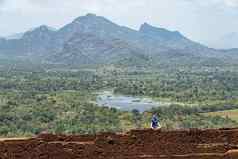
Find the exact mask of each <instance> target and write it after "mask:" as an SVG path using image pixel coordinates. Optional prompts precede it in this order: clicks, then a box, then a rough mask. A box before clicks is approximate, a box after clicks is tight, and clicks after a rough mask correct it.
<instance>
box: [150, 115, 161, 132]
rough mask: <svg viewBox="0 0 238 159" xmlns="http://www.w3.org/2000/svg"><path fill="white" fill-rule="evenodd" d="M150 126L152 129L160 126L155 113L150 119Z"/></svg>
mask: <svg viewBox="0 0 238 159" xmlns="http://www.w3.org/2000/svg"><path fill="white" fill-rule="evenodd" d="M151 128H152V129H158V128H161V126H160V123H159V118H158V116H157V115H156V114H154V115H153V116H152V119H151Z"/></svg>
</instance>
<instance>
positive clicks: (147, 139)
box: [0, 129, 238, 159]
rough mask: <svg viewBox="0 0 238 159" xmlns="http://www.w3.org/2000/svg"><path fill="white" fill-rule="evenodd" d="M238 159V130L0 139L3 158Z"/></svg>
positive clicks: (43, 135) (161, 131)
mask: <svg viewBox="0 0 238 159" xmlns="http://www.w3.org/2000/svg"><path fill="white" fill-rule="evenodd" d="M160 158H161V159H238V129H209V130H198V129H192V130H178V131H164V130H156V131H154V130H150V129H148V130H132V131H130V132H128V133H126V134H113V133H102V134H98V135H92V136H90V135H72V136H66V135H52V134H41V135H39V136H38V137H35V138H31V139H0V159H160Z"/></svg>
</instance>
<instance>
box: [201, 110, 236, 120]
mask: <svg viewBox="0 0 238 159" xmlns="http://www.w3.org/2000/svg"><path fill="white" fill-rule="evenodd" d="M205 115H209V116H221V117H229V118H230V119H232V120H235V121H238V109H235V110H226V111H218V112H211V113H205Z"/></svg>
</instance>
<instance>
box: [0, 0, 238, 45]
mask: <svg viewBox="0 0 238 159" xmlns="http://www.w3.org/2000/svg"><path fill="white" fill-rule="evenodd" d="M89 12H90V13H96V14H97V15H101V16H105V17H107V18H108V19H110V20H112V21H114V22H116V23H118V24H120V25H125V26H128V27H132V28H135V29H138V28H139V26H140V25H141V24H142V23H144V22H148V23H150V24H152V25H155V26H158V27H164V28H167V29H170V30H179V31H180V32H182V33H183V34H184V35H186V36H188V37H189V38H191V39H193V40H196V41H199V42H202V43H206V42H211V41H213V40H214V39H217V38H219V37H221V36H222V35H224V34H226V33H231V32H238V0H0V20H1V24H0V36H6V35H9V34H12V33H17V32H23V31H26V30H28V29H30V28H33V27H36V26H39V25H42V24H46V25H49V26H52V27H56V28H59V27H61V26H63V25H65V24H67V23H69V22H71V21H72V20H73V19H75V18H76V17H78V16H82V15H85V14H86V13H89Z"/></svg>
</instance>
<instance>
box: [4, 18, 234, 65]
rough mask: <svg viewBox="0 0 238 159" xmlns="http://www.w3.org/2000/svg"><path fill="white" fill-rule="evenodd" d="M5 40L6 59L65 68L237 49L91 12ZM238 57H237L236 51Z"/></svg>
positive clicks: (219, 54) (145, 61)
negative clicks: (215, 46)
mask: <svg viewBox="0 0 238 159" xmlns="http://www.w3.org/2000/svg"><path fill="white" fill-rule="evenodd" d="M18 35H20V36H17V38H0V55H5V56H8V55H11V56H16V57H18V56H20V57H28V58H29V57H30V58H36V59H41V60H43V61H47V62H50V63H63V64H73V65H80V64H121V63H126V64H132V65H140V64H148V63H153V62H156V61H158V60H160V61H161V60H171V59H176V60H177V59H178V60H177V61H179V59H181V60H184V58H186V59H187V58H191V59H201V58H215V59H216V58H219V59H224V58H230V56H234V52H236V50H235V51H234V50H232V54H230V53H229V52H230V51H229V50H216V49H212V48H208V47H207V46H204V45H201V44H199V43H197V42H194V41H192V40H190V39H188V38H186V37H185V36H184V35H182V34H181V33H180V32H178V31H169V30H167V29H164V28H159V27H154V26H151V25H150V24H148V23H144V24H142V25H141V27H140V29H139V30H133V29H130V28H128V27H125V26H120V25H118V24H116V23H113V22H111V21H110V20H108V19H106V18H104V17H101V16H97V15H95V14H87V15H85V16H81V17H78V18H76V19H75V20H74V21H73V22H71V23H69V24H67V25H65V26H63V27H62V28H60V29H58V30H56V29H52V28H51V27H49V26H45V25H42V26H40V27H38V28H35V29H32V30H30V31H27V32H25V33H24V34H18ZM235 55H236V53H235Z"/></svg>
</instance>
